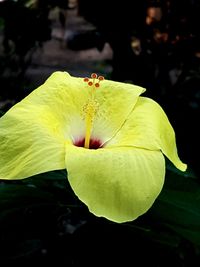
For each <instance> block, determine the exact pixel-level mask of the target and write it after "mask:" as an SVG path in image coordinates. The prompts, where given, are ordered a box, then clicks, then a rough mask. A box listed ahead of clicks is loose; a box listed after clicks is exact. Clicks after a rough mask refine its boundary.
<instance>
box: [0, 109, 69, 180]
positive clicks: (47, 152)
mask: <svg viewBox="0 0 200 267" xmlns="http://www.w3.org/2000/svg"><path fill="white" fill-rule="evenodd" d="M25 115H26V116H25V117H26V119H22V116H23V114H21V112H20V111H19V112H18V110H15V112H14V111H10V112H8V113H7V114H6V115H5V116H4V117H2V118H1V120H0V179H22V178H26V177H29V176H32V175H35V174H38V173H42V172H46V171H51V170H57V169H64V168H65V162H64V157H65V146H64V141H63V142H62V140H60V139H59V138H57V137H58V133H57V132H56V129H55V132H53V131H49V129H48V127H47V126H46V125H45V124H43V123H41V118H38V117H37V115H38V114H37V113H36V114H35V118H34V114H32V113H31V114H28V112H27V113H26V114H25ZM37 120H38V121H37ZM49 123H54V120H53V119H52V118H49Z"/></svg>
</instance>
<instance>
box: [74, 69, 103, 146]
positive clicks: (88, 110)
mask: <svg viewBox="0 0 200 267" xmlns="http://www.w3.org/2000/svg"><path fill="white" fill-rule="evenodd" d="M97 79H98V80H97ZM102 80H104V77H103V76H99V77H98V78H97V74H96V73H93V74H92V75H91V79H89V78H87V77H86V78H84V82H87V83H88V85H89V86H90V87H91V94H90V97H89V99H88V100H87V102H86V104H85V105H84V107H83V114H84V120H85V139H84V145H83V147H85V148H92V146H93V145H92V144H96V145H94V146H95V147H94V149H95V148H99V147H100V146H101V142H100V141H98V140H91V133H92V128H93V122H94V119H95V116H96V114H97V111H98V108H99V104H98V102H97V100H96V99H95V93H96V89H97V88H99V86H100V81H102ZM97 141H98V142H97ZM77 146H79V145H77ZM80 146H82V145H80Z"/></svg>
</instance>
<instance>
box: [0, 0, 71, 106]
mask: <svg viewBox="0 0 200 267" xmlns="http://www.w3.org/2000/svg"><path fill="white" fill-rule="evenodd" d="M67 5H68V1H64V0H59V1H54V0H46V1H43V0H4V1H1V2H0V42H1V44H0V48H1V49H0V73H1V74H0V84H1V87H0V100H1V99H2V100H5V99H14V100H17V101H18V100H20V99H21V98H23V97H24V96H25V92H24V88H25V86H26V80H25V72H26V70H27V68H28V67H29V65H30V63H31V59H32V55H33V53H34V52H35V50H36V49H37V48H38V47H41V46H42V44H43V43H44V42H45V41H47V40H50V39H51V21H50V20H49V12H50V10H51V9H53V8H55V7H59V8H67Z"/></svg>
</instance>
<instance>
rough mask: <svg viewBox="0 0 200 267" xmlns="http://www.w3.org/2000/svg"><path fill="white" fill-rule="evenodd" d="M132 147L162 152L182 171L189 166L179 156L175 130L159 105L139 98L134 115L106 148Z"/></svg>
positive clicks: (147, 99) (150, 100) (132, 114)
mask: <svg viewBox="0 0 200 267" xmlns="http://www.w3.org/2000/svg"><path fill="white" fill-rule="evenodd" d="M119 146H132V147H138V148H144V149H149V150H161V151H162V152H163V154H164V155H165V156H167V157H168V158H169V160H170V161H171V162H172V163H173V164H174V165H175V166H176V167H177V168H178V169H180V170H181V171H185V170H186V168H187V165H186V164H184V163H182V162H181V160H180V159H179V157H178V154H177V147H176V139H175V133H174V130H173V128H172V126H171V124H170V122H169V120H168V118H167V116H166V114H165V112H164V111H163V109H162V108H161V107H160V106H159V104H158V103H156V102H155V101H153V100H152V99H149V98H146V97H139V99H138V102H137V104H136V105H135V107H134V109H133V111H132V113H131V114H130V116H129V117H128V118H127V120H126V121H125V123H124V125H123V126H122V128H121V129H120V131H118V132H117V134H116V136H115V137H114V138H113V139H112V140H110V141H109V142H108V143H107V144H106V147H119Z"/></svg>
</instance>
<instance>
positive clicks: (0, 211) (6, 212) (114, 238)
mask: <svg viewBox="0 0 200 267" xmlns="http://www.w3.org/2000/svg"><path fill="white" fill-rule="evenodd" d="M0 229H1V231H0V238H1V242H0V246H1V247H0V251H1V252H0V254H1V255H0V256H1V262H2V263H4V265H1V266H6V264H8V263H10V264H13V263H15V264H16V263H19V264H21V265H22V266H25V265H27V264H28V265H31V264H32V265H31V266H33V265H34V264H39V263H43V264H50V263H53V264H55V265H56V266H66V264H67V266H84V265H86V266H104V264H117V263H118V264H119V265H120V266H143V265H145V264H148V265H154V266H155V265H156V266H170V265H171V266H188V267H189V266H199V263H200V184H199V179H198V178H195V177H194V174H192V173H191V172H190V171H188V172H186V173H185V174H184V175H182V173H181V172H178V171H176V170H175V169H174V168H173V167H172V166H171V165H170V166H169V168H168V170H167V175H166V183H165V185H164V188H163V190H162V192H161V194H160V196H159V197H158V199H157V200H156V201H155V203H154V205H153V207H152V208H151V209H150V210H149V211H148V212H147V213H146V214H145V215H143V216H141V217H140V218H138V219H137V220H135V221H133V222H129V223H123V224H115V223H112V222H110V221H108V220H106V219H103V218H98V217H95V216H94V215H92V214H91V213H89V211H88V210H87V208H86V206H85V205H84V204H83V203H81V202H80V201H79V200H78V199H77V197H76V196H75V195H74V193H73V191H72V190H71V188H70V185H69V184H68V181H67V172H66V171H64V170H63V171H53V172H48V173H44V174H40V175H36V176H34V177H31V178H28V179H25V180H21V181H5V182H2V183H1V185H0Z"/></svg>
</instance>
